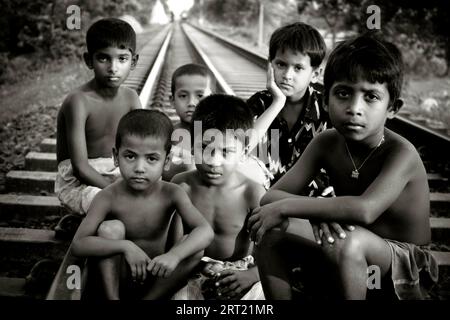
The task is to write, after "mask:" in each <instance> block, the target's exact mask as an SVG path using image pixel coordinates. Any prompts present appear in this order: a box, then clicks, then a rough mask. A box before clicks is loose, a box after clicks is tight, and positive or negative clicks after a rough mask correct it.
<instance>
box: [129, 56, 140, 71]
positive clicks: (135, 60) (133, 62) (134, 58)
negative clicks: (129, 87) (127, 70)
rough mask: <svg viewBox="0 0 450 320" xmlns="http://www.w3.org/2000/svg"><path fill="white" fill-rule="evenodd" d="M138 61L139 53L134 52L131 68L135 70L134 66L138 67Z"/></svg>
mask: <svg viewBox="0 0 450 320" xmlns="http://www.w3.org/2000/svg"><path fill="white" fill-rule="evenodd" d="M138 61H139V55H138V54H134V55H133V56H132V57H131V70H133V69H134V68H136V65H137V63H138Z"/></svg>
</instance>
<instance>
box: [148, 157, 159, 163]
mask: <svg viewBox="0 0 450 320" xmlns="http://www.w3.org/2000/svg"><path fill="white" fill-rule="evenodd" d="M158 160H159V158H158V157H156V156H148V157H147V161H148V162H155V161H158Z"/></svg>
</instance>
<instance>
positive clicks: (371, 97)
mask: <svg viewBox="0 0 450 320" xmlns="http://www.w3.org/2000/svg"><path fill="white" fill-rule="evenodd" d="M365 97H366V99H367V100H368V101H376V100H379V99H380V98H379V97H378V96H377V95H376V94H373V93H368V94H366V96H365Z"/></svg>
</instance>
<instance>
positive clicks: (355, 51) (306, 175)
mask: <svg viewBox="0 0 450 320" xmlns="http://www.w3.org/2000/svg"><path fill="white" fill-rule="evenodd" d="M402 80H403V64H402V57H401V53H400V51H399V50H398V49H397V48H396V47H395V46H394V45H393V44H392V43H389V42H385V41H383V40H380V39H377V38H376V37H375V36H369V35H365V36H360V37H357V38H355V39H351V40H348V41H345V42H343V43H341V44H340V45H338V47H337V48H336V49H335V50H334V51H333V52H332V53H331V55H330V57H329V60H328V62H327V66H326V69H325V74H324V86H325V97H326V100H327V101H326V102H327V104H328V111H329V114H330V118H331V121H332V124H333V126H334V128H335V129H333V130H328V131H325V132H323V133H321V134H320V135H319V136H317V137H316V138H315V139H313V140H312V141H311V143H310V144H309V145H308V147H307V148H306V150H305V152H304V153H303V154H302V156H301V157H300V159H299V160H298V161H297V163H296V164H295V166H294V167H293V168H292V169H291V170H289V172H288V173H287V174H286V175H284V176H283V177H282V178H281V179H280V180H279V181H278V182H277V183H276V184H275V185H274V186H273V187H272V188H271V190H269V191H268V192H267V194H266V195H265V196H264V197H263V199H262V200H261V207H260V208H257V209H255V210H254V212H253V215H252V216H251V217H250V218H249V227H250V228H251V233H252V237H253V238H254V239H256V241H257V243H258V247H257V248H258V249H257V253H258V254H257V258H259V259H258V267H259V270H260V275H261V282H262V283H263V287H264V293H265V294H266V296H267V297H268V298H270V299H290V298H292V292H291V282H290V280H289V273H290V270H291V269H292V268H293V267H294V266H298V265H300V266H301V268H302V270H303V271H304V272H307V273H308V274H309V276H308V278H310V279H314V280H313V281H314V282H315V283H314V284H313V286H315V287H318V286H319V283H320V284H321V285H322V286H320V290H321V293H322V294H323V293H325V292H327V293H330V294H332V296H333V294H334V296H336V297H341V298H345V299H365V298H366V296H367V293H368V285H367V283H368V281H367V280H368V273H369V272H368V270H369V269H368V268H369V267H371V268H372V270H378V271H379V273H378V275H380V277H381V280H380V279H378V280H380V281H381V283H382V284H384V285H382V286H381V290H383V292H385V293H393V291H395V294H396V296H397V297H398V298H400V299H407V298H413V299H417V298H423V297H424V295H423V293H422V290H421V289H422V288H421V286H423V285H429V284H430V283H432V282H433V281H436V280H437V264H436V262H435V260H434V259H433V256H432V255H431V254H430V252H429V251H428V250H427V248H426V247H425V248H423V247H422V246H426V245H427V244H428V243H429V242H430V237H431V232H430V222H429V201H430V198H429V189H428V182H427V175H426V172H425V169H424V166H423V164H422V161H421V159H420V157H419V154H418V153H417V151H416V149H415V148H414V146H413V145H412V144H411V143H410V142H408V141H407V140H406V139H404V138H403V137H401V136H399V135H398V134H396V133H394V132H392V131H391V130H389V129H387V128H385V122H386V119H387V118H390V117H392V116H393V115H394V114H395V113H396V112H397V111H398V110H399V108H400V107H401V106H402V101H401V100H400V99H399V97H400V92H401V87H402ZM320 168H324V169H325V170H326V171H327V173H328V174H329V176H330V181H331V183H332V185H333V186H334V188H335V191H336V195H337V197H335V198H326V199H317V198H308V197H303V196H300V195H299V194H301V191H302V190H303V189H304V188H305V187H306V186H307V184H308V182H309V180H310V179H311V177H312V176H313V175H314V174H315V173H317V172H318V171H319V169H320ZM288 217H289V218H296V219H297V220H299V221H301V222H302V223H303V225H304V231H303V233H301V234H296V235H293V234H290V233H284V232H282V231H275V230H272V228H273V227H275V226H277V225H279V224H280V223H282V222H283V221H285V220H286V219H287V218H288ZM303 219H309V220H310V221H314V222H315V223H320V226H321V227H320V230H319V228H314V229H313V228H311V225H310V224H309V222H308V220H303ZM345 223H351V224H354V225H356V228H355V230H354V231H352V232H349V233H347V237H346V238H341V237H339V236H336V235H339V234H341V233H343V229H342V228H341V226H340V224H345ZM269 231H270V232H269ZM332 235H334V239H335V241H334V243H329V242H328V241H327V239H328V238H329V237H330V236H332ZM321 279H322V281H321ZM375 288H376V287H375ZM333 289H334V290H333Z"/></svg>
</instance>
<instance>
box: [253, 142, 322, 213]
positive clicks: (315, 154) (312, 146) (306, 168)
mask: <svg viewBox="0 0 450 320" xmlns="http://www.w3.org/2000/svg"><path fill="white" fill-rule="evenodd" d="M326 139H327V137H326V136H324V135H323V134H322V135H319V136H317V138H315V139H313V140H312V141H311V142H310V143H309V145H308V147H307V148H306V149H305V151H304V152H303V154H302V155H301V157H300V158H299V159H298V160H297V162H296V163H295V165H294V166H293V167H292V168H291V169H290V170H289V171H288V172H287V173H286V174H285V175H284V176H283V177H282V178H281V179H280V180H278V181H277V182H276V183H275V184H274V185H273V186H272V187H271V188H270V189H269V190H268V191H267V192H266V194H265V195H264V196H263V198H262V199H261V205H265V204H269V203H272V202H275V201H278V200H282V199H286V198H292V197H295V196H297V195H298V194H299V193H300V192H301V191H302V190H303V189H304V188H306V187H307V186H308V184H309V183H310V182H311V180H312V179H313V178H314V176H315V174H316V173H317V172H319V170H320V168H321V167H322V165H321V163H322V161H321V157H322V151H323V149H324V148H323V146H322V141H323V140H326Z"/></svg>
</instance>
